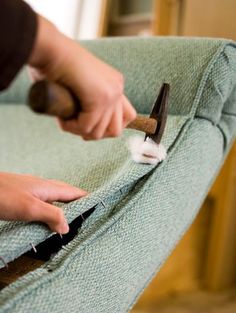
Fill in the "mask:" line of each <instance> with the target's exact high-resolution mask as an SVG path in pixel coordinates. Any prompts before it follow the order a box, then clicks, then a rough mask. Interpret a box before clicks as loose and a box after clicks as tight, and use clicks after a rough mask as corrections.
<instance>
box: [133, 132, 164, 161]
mask: <svg viewBox="0 0 236 313" xmlns="http://www.w3.org/2000/svg"><path fill="white" fill-rule="evenodd" d="M128 148H129V150H130V152H131V155H132V159H133V160H134V161H135V162H137V163H146V164H153V165H155V164H158V163H159V162H161V161H163V160H164V159H165V158H166V149H165V147H164V146H163V145H162V144H156V143H155V142H154V141H153V140H152V139H151V138H147V139H146V141H144V139H143V137H141V136H134V137H130V138H129V140H128Z"/></svg>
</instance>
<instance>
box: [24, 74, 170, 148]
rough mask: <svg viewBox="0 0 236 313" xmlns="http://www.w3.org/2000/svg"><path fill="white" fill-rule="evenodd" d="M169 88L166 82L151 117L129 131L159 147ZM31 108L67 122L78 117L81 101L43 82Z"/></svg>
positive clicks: (137, 121)
mask: <svg viewBox="0 0 236 313" xmlns="http://www.w3.org/2000/svg"><path fill="white" fill-rule="evenodd" d="M169 90H170V86H169V84H167V83H163V85H162V87H161V89H160V92H159V94H158V96H157V98H156V100H155V102H154V105H153V108H152V111H151V114H150V116H149V117H145V116H142V115H138V116H137V118H136V119H135V120H134V121H132V122H131V123H129V124H128V125H127V126H126V128H132V129H136V130H139V131H142V132H144V133H145V134H146V136H145V139H146V138H147V137H149V138H151V139H152V140H153V141H155V142H156V143H157V144H159V143H160V141H161V138H162V135H163V132H164V129H165V125H166V119H167V109H168V99H169ZM28 105H29V106H30V108H31V109H32V110H33V111H34V112H37V113H42V114H47V115H53V116H57V117H59V118H61V119H64V120H67V119H71V118H75V117H76V116H77V115H78V114H79V112H80V110H81V109H80V108H81V106H80V100H79V99H78V98H77V97H76V96H75V95H74V93H73V92H72V91H71V90H69V89H68V88H67V87H64V86H63V85H60V84H57V83H54V82H51V81H47V80H41V81H38V82H36V83H34V84H33V85H32V86H31V88H30V91H29V95H28Z"/></svg>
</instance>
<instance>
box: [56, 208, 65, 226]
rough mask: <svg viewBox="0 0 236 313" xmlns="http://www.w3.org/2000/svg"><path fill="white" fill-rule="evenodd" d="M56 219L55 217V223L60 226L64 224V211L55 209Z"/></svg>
mask: <svg viewBox="0 0 236 313" xmlns="http://www.w3.org/2000/svg"><path fill="white" fill-rule="evenodd" d="M54 217H55V221H56V222H57V223H58V224H61V223H63V221H64V214H63V212H62V210H61V209H60V208H56V209H55V213H54Z"/></svg>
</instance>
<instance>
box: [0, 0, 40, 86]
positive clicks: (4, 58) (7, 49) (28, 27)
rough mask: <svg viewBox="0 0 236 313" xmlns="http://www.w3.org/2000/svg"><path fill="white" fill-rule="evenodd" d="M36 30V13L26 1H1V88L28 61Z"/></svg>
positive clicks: (7, 83)
mask: <svg viewBox="0 0 236 313" xmlns="http://www.w3.org/2000/svg"><path fill="white" fill-rule="evenodd" d="M36 31H37V18H36V14H35V13H34V11H33V10H32V9H31V8H30V7H29V6H28V5H27V4H26V3H25V2H24V1H22V0H1V1H0V90H3V89H5V88H6V87H8V86H9V84H10V83H11V81H12V80H13V79H14V78H15V76H16V75H17V73H18V72H19V70H20V69H21V67H22V66H23V65H24V64H25V63H26V62H27V60H28V58H29V55H30V53H31V50H32V47H33V44H34V39H35V36H36Z"/></svg>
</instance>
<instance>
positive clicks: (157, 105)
mask: <svg viewBox="0 0 236 313" xmlns="http://www.w3.org/2000/svg"><path fill="white" fill-rule="evenodd" d="M169 92H170V85H169V84H167V83H163V85H162V87H161V90H160V92H159V94H158V96H157V99H156V101H155V102H154V105H153V108H152V112H151V114H150V116H149V117H150V118H153V119H155V120H156V121H157V127H156V131H155V133H154V134H148V133H146V136H145V140H146V139H147V137H149V138H151V139H152V140H153V141H155V143H157V144H159V143H160V141H161V138H162V135H163V133H164V129H165V125H166V120H167V112H168V102H169Z"/></svg>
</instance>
